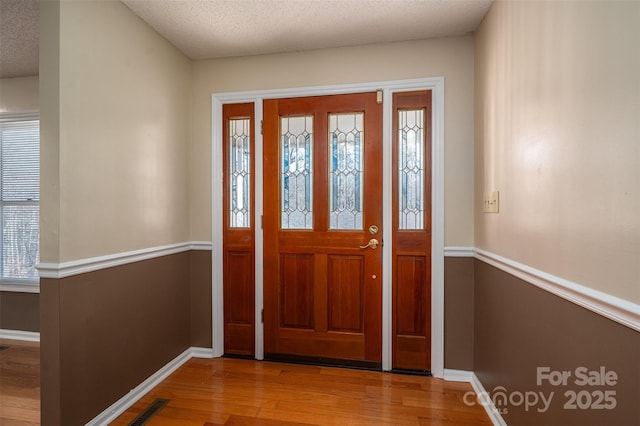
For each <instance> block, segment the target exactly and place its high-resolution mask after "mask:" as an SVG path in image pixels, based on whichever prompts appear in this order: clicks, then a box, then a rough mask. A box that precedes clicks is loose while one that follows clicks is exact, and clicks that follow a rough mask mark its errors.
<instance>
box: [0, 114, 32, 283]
mask: <svg viewBox="0 0 640 426" xmlns="http://www.w3.org/2000/svg"><path fill="white" fill-rule="evenodd" d="M39 221H40V121H39V118H38V117H37V115H36V116H34V115H21V116H15V115H13V116H1V117H0V223H1V226H2V239H1V240H0V254H1V255H2V262H0V279H29V280H31V279H37V278H38V272H37V270H36V268H35V266H36V265H37V263H38V261H39V240H40V229H39Z"/></svg>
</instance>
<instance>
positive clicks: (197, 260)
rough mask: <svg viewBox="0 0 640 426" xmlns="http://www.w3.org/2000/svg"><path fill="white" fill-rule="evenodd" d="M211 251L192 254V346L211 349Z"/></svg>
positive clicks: (195, 251)
mask: <svg viewBox="0 0 640 426" xmlns="http://www.w3.org/2000/svg"><path fill="white" fill-rule="evenodd" d="M211 272H212V271H211V250H194V251H192V252H191V346H193V347H199V348H211V347H213V345H212V338H213V335H212V329H211V319H212V318H213V314H212V311H211V279H212V276H211Z"/></svg>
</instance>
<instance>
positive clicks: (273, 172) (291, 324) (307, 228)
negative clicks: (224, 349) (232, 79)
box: [263, 93, 382, 368]
mask: <svg viewBox="0 0 640 426" xmlns="http://www.w3.org/2000/svg"><path fill="white" fill-rule="evenodd" d="M263 144H264V160H263V161H264V218H263V229H264V350H265V358H266V359H293V360H302V361H315V362H322V363H337V364H343V365H357V366H364V367H370V368H380V367H381V361H382V334H381V327H382V319H381V314H382V264H381V261H382V250H381V247H382V240H381V235H382V232H381V231H382V229H381V225H382V158H381V157H382V105H380V104H378V103H377V102H376V94H375V93H366V94H353V95H335V96H323V97H308V98H291V99H277V100H266V101H264V141H263Z"/></svg>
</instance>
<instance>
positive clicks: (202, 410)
mask: <svg viewBox="0 0 640 426" xmlns="http://www.w3.org/2000/svg"><path fill="white" fill-rule="evenodd" d="M0 346H9V349H6V350H3V351H0V368H1V370H0V424H2V425H3V426H4V425H6V426H10V425H11V426H12V425H35V424H39V421H40V384H39V381H40V370H39V368H40V366H39V344H37V343H27V342H16V341H9V340H0ZM471 390H472V389H471V386H470V385H469V384H467V383H455V382H445V381H443V380H441V379H434V378H429V377H422V376H408V375H400V374H390V373H379V372H372V371H361V370H349V369H342V368H329V367H319V366H306V365H296V364H282V363H272V362H258V361H251V360H240V359H229V358H217V359H191V360H189V361H188V362H187V363H186V364H185V365H183V366H182V367H180V368H179V369H178V370H177V371H176V372H174V373H173V374H172V375H171V376H169V377H168V378H167V379H166V380H164V381H163V382H162V383H160V384H159V385H158V386H156V387H155V388H154V389H153V390H151V391H150V392H149V393H148V394H147V395H145V396H144V397H143V398H142V399H141V400H140V401H138V402H137V403H136V404H134V405H133V406H132V407H131V408H130V409H129V410H127V411H126V412H125V413H124V414H122V415H121V416H120V417H118V418H117V419H116V421H114V422H113V423H112V425H128V424H129V423H130V422H131V421H132V420H133V419H134V418H135V417H136V416H138V415H139V414H140V413H141V412H142V411H143V410H144V409H146V408H147V407H148V406H149V404H151V402H153V401H154V400H155V399H156V398H164V399H169V400H170V401H169V403H168V404H167V405H166V406H165V407H164V408H163V409H162V410H160V411H159V412H158V413H157V414H156V415H155V416H154V417H152V418H151V419H150V420H149V421H148V422H147V423H146V424H147V425H151V426H153V425H180V426H191V425H198V426H213V425H265V426H272V425H273V426H275V425H282V426H292V425H491V421H490V420H489V418H488V416H487V415H486V413H485V412H484V410H483V409H482V407H481V406H480V405H475V406H472V407H470V406H467V405H466V404H464V400H463V398H464V395H465V393H466V392H470V391H471Z"/></svg>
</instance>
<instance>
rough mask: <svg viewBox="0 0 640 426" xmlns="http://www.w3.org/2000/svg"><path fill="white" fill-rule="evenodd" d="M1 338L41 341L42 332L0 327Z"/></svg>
mask: <svg viewBox="0 0 640 426" xmlns="http://www.w3.org/2000/svg"><path fill="white" fill-rule="evenodd" d="M0 339H7V340H22V341H24V342H39V341H40V333H38V332H35V331H22V330H5V329H0Z"/></svg>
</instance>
